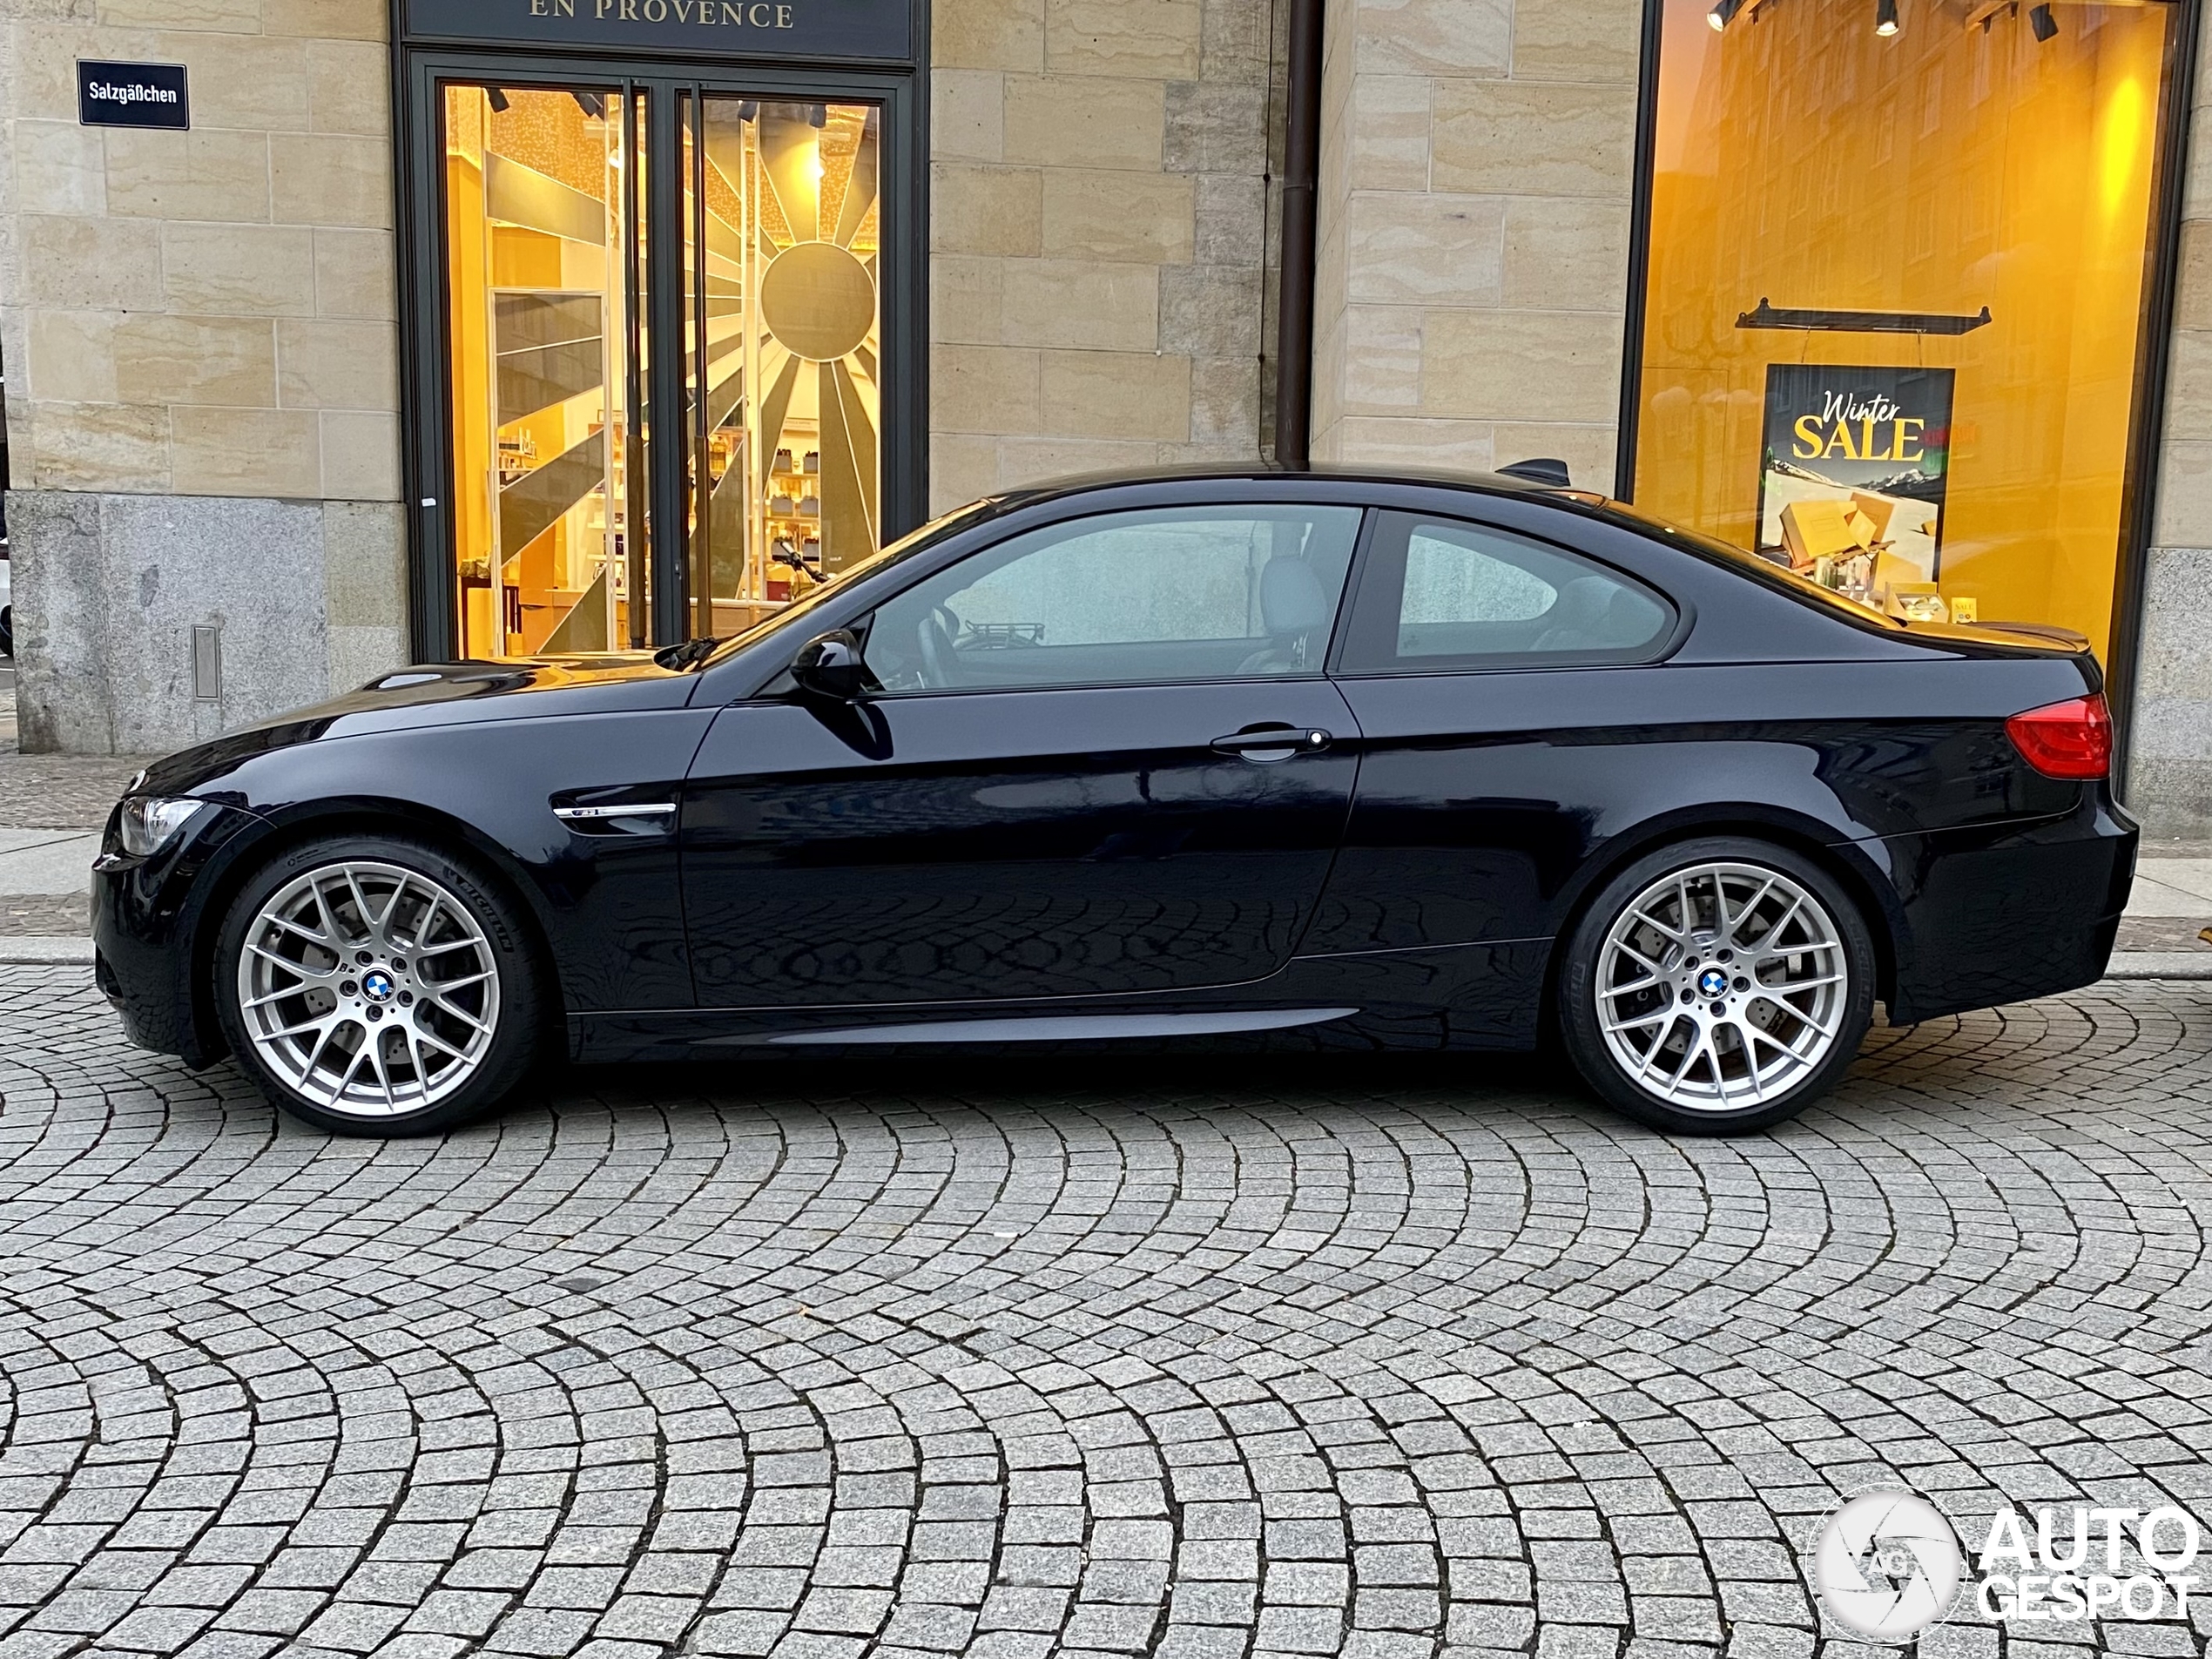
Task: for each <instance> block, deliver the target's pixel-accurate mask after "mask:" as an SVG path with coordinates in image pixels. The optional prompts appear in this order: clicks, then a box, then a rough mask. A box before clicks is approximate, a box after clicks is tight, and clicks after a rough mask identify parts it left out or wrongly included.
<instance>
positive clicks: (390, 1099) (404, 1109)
mask: <svg viewBox="0 0 2212 1659" xmlns="http://www.w3.org/2000/svg"><path fill="white" fill-rule="evenodd" d="M341 867H343V868H348V869H353V870H354V871H356V872H357V875H356V882H355V887H353V888H347V889H346V891H356V890H363V889H365V897H364V898H363V900H361V904H356V905H353V906H352V907H348V901H347V899H346V897H345V894H344V893H343V892H341V894H339V895H338V896H337V898H336V899H334V900H332V899H329V898H328V897H327V895H326V898H325V900H324V902H325V903H327V904H330V905H332V906H333V907H334V911H335V914H329V913H327V912H326V913H316V914H323V915H324V918H325V921H326V922H327V925H328V926H330V927H337V928H338V929H339V930H340V932H341V934H343V935H344V936H345V942H346V944H347V950H348V952H349V953H351V954H353V955H354V959H355V960H354V962H353V963H351V964H348V963H347V959H346V955H345V954H338V953H330V954H334V956H335V958H336V960H337V961H338V962H339V964H340V966H339V967H338V968H327V966H326V965H325V964H324V963H323V962H322V961H321V958H322V955H323V954H325V952H326V951H327V947H323V946H320V945H314V944H307V945H296V944H293V943H292V942H291V941H290V939H289V938H288V937H287V939H286V940H285V941H284V944H285V948H288V949H292V950H294V951H297V952H299V954H300V956H301V958H302V962H303V965H302V967H301V968H297V969H292V968H284V967H277V968H273V969H271V968H266V967H262V966H261V965H260V964H261V963H262V962H264V961H267V960H268V959H267V954H266V953H257V954H256V961H255V962H254V963H253V964H250V965H248V966H249V969H250V971H258V972H260V973H262V974H264V975H265V977H266V975H267V974H269V973H271V972H272V971H273V972H274V973H275V974H276V975H277V979H276V980H275V981H273V983H276V984H278V985H285V984H290V983H293V982H294V981H296V982H297V985H298V990H297V992H296V993H294V992H287V991H284V990H278V991H275V992H273V993H271V998H272V999H273V998H280V997H287V996H292V995H297V996H299V997H300V998H302V999H306V998H309V997H312V998H313V999H314V1000H313V1001H305V1000H302V1001H272V1007H273V1010H274V1012H273V1014H272V1015H269V1016H266V1017H268V1018H271V1019H277V1018H300V1017H303V1016H304V1017H309V1018H320V1019H322V1020H325V1021H326V1022H335V1035H334V1038H333V1042H334V1047H333V1048H332V1049H330V1050H329V1052H328V1053H327V1058H322V1056H324V1055H325V1053H326V1050H325V1049H323V1048H321V1047H317V1048H315V1049H314V1053H313V1054H303V1052H302V1049H303V1047H304V1046H305V1045H306V1044H307V1043H308V1042H313V1041H314V1038H313V1037H312V1036H302V1037H300V1038H297V1039H293V1038H290V1037H287V1036H286V1035H285V1032H284V1030H283V1029H282V1028H280V1029H278V1030H275V1031H270V1030H268V1029H266V1028H261V1029H260V1032H259V1035H257V1026H256V1022H260V1021H261V1020H262V1019H263V1018H264V1017H265V1016H263V1015H261V1014H260V1012H259V1011H258V1010H257V1011H249V1008H248V1007H247V1002H248V1001H249V1000H252V1001H262V1000H267V999H262V998H254V999H249V998H248V997H247V995H246V990H247V988H246V987H245V986H242V984H241V979H242V977H244V974H242V969H241V963H242V961H243V960H244V959H245V957H246V946H247V942H248V934H249V933H250V932H252V931H253V930H254V929H255V927H257V919H260V918H261V917H262V913H263V910H264V907H267V906H269V905H270V904H271V902H272V901H273V900H280V901H281V900H282V898H283V895H286V894H297V893H299V892H300V884H302V883H303V882H305V881H306V880H307V878H309V877H310V876H314V877H315V879H316V880H318V881H330V882H333V883H335V882H336V881H337V877H336V876H335V874H334V872H335V871H336V870H338V869H339V868H341ZM364 867H368V873H365V874H361V873H359V872H361V871H362V870H363V868H364ZM376 871H382V872H386V874H385V875H384V876H382V877H380V876H379V875H377V874H376V873H374V872H376ZM401 873H411V874H412V875H413V876H414V877H415V878H419V881H417V882H415V883H409V882H408V881H407V880H405V879H404V877H403V875H402V874H401ZM380 883H381V884H384V885H389V886H390V887H391V888H392V889H393V895H394V896H393V897H392V898H391V899H390V900H388V901H387V900H386V899H385V898H384V897H383V885H380ZM423 884H428V885H427V886H425V885H423ZM433 892H435V894H437V895H438V903H437V904H435V905H434V904H431V903H429V902H428V899H429V897H430V895H431V894H432V893H433ZM408 894H413V895H415V896H414V898H413V899H412V900H409V899H408V897H407V895H408ZM297 902H300V903H303V904H309V903H312V902H313V900H312V895H308V896H306V897H302V898H300V899H299V900H297ZM410 903H412V904H413V906H414V907H415V908H414V909H412V910H409V909H405V908H403V907H406V906H408V904H410ZM361 905H366V906H367V907H368V911H369V912H370V913H371V914H369V915H368V917H366V918H364V917H363V915H362V914H361ZM380 906H382V907H383V909H384V921H383V928H384V929H388V930H389V931H390V932H392V933H393V934H399V933H400V932H401V930H402V929H403V928H404V927H406V926H407V925H408V923H409V921H410V920H411V918H412V917H413V916H414V915H415V914H418V913H421V914H425V915H426V920H425V921H424V922H423V927H422V930H418V931H417V933H416V934H415V944H414V946H412V947H409V946H408V945H407V944H406V943H405V941H404V940H401V941H399V942H398V943H397V944H387V943H385V942H383V938H384V934H383V931H381V930H380V929H379V928H378V927H376V926H375V925H374V921H375V919H374V914H373V913H374V911H375V910H376V909H377V907H380ZM463 915H465V916H466V918H467V920H466V921H465V922H464V921H462V916H463ZM259 925H260V927H262V928H263V930H264V934H263V936H265V937H274V936H275V935H273V934H268V933H267V931H266V930H267V928H268V927H270V926H271V925H273V924H269V923H267V922H266V921H260V922H259ZM318 925H319V926H320V925H322V924H320V923H319V924H318ZM425 930H427V931H425ZM301 937H302V938H304V935H301ZM447 939H457V940H459V941H460V942H458V943H441V942H439V941H442V940H447ZM533 942H534V939H533V935H532V934H531V933H530V931H529V924H528V922H527V921H526V920H525V919H524V917H523V915H522V914H520V912H519V908H518V907H517V906H516V903H515V902H514V901H513V900H510V899H509V898H508V897H507V896H506V894H505V893H504V892H503V891H502V888H501V887H500V886H499V884H498V883H497V882H496V881H495V880H491V879H490V878H489V877H488V876H487V875H486V874H485V873H483V872H482V870H481V869H479V868H478V867H476V865H475V863H474V861H473V860H467V859H464V858H462V857H458V856H456V855H455V854H454V853H452V852H451V851H449V850H448V849H447V848H445V847H442V846H438V845H436V844H435V843H433V842H430V841H427V840H419V839H416V838H414V837H408V836H386V835H338V836H329V837H325V838H322V839H320V840H314V841H308V842H306V843H304V844H302V845H300V846H295V847H293V848H291V849H289V850H288V851H287V852H284V853H280V854H279V855H278V856H277V857H276V858H274V859H273V860H270V861H269V863H268V864H267V865H266V866H265V867H262V868H261V869H260V870H257V871H256V872H255V873H253V877H252V878H251V879H250V880H247V882H246V886H245V887H244V888H243V889H242V890H241V891H240V892H239V895H238V897H237V898H236V899H235V900H233V902H232V905H231V907H230V910H229V912H228V913H227V914H226V916H225V918H224V921H223V926H222V929H221V931H220V932H219V934H218V935H217V939H216V946H215V956H214V963H213V971H214V976H215V982H214V993H215V1008H216V1012H217V1015H218V1017H219V1019H220V1021H221V1022H222V1027H223V1034H224V1035H225V1036H226V1038H228V1039H229V1042H230V1047H231V1052H232V1054H233V1055H234V1056H235V1057H236V1058H237V1061H238V1063H239V1067H240V1068H241V1069H243V1070H244V1071H245V1073H246V1076H249V1077H251V1078H252V1079H253V1082H254V1083H255V1085H256V1086H257V1087H258V1088H259V1089H260V1090H261V1092H262V1093H263V1094H264V1095H266V1096H268V1098H269V1099H270V1101H271V1102H273V1103H274V1104H275V1105H276V1106H277V1107H279V1108H280V1109H282V1110H283V1111H286V1112H287V1113H289V1114H290V1115H291V1116H294V1117H296V1118H298V1119H300V1121H301V1122H302V1123H311V1124H313V1125H314V1127H315V1128H317V1129H320V1130H327V1131H329V1132H330V1133H332V1134H334V1135H360V1136H380V1137H396V1136H408V1135H429V1134H435V1133H437V1132H439V1131H441V1130H448V1129H452V1128H454V1127H455V1126H457V1125H459V1124H462V1123H469V1122H470V1121H471V1120H473V1119H475V1118H477V1117H480V1116H483V1115H484V1114H486V1113H488V1112H490V1111H492V1110H493V1109H496V1107H498V1106H499V1104H500V1103H502V1101H503V1100H504V1099H505V1098H506V1096H508V1095H509V1093H510V1092H511V1091H512V1090H513V1089H515V1087H516V1084H518V1083H519V1082H521V1081H522V1080H523V1077H524V1076H526V1075H527V1074H528V1073H529V1069H530V1068H531V1065H532V1063H533V1062H534V1061H535V1060H536V1058H537V1047H538V1043H539V1040H540V1038H541V1036H542V1035H543V1032H544V1030H545V1028H546V1027H547V1025H548V1023H549V1022H548V1018H547V1008H546V1003H547V998H546V995H545V993H546V982H545V977H544V974H543V969H542V968H540V966H539V962H538V959H537V954H536V950H535V949H534V948H533ZM356 945H365V946H371V947H373V949H370V950H367V951H356V950H354V946H356ZM410 950H412V951H413V952H415V955H414V959H413V960H412V961H409V960H408V952H409V951H410ZM310 953H312V954H310ZM361 955H370V956H373V957H374V959H375V960H374V961H372V962H370V963H368V964H366V965H363V964H361V962H360V961H359V960H358V959H359V957H360V956H361ZM477 961H482V962H486V963H489V967H490V969H491V975H490V977H489V981H487V982H488V983H489V991H485V990H483V989H482V987H481V986H480V985H477V984H475V983H473V982H472V983H471V984H470V985H469V986H467V987H464V988H457V989H456V988H454V986H455V985H458V984H459V981H461V979H462V978H464V977H465V976H466V974H468V973H469V972H470V971H472V970H473V968H474V966H475V962H477ZM447 964H452V965H453V966H454V967H455V968H458V969H459V970H460V971H459V972H457V973H452V972H448V971H447V968H446V966H445V965H447ZM354 968H359V971H358V972H354ZM310 973H312V974H316V975H328V976H331V977H332V980H333V982H332V984H331V985H330V986H329V987H328V988H323V984H322V980H321V979H320V978H316V979H314V980H310V978H309V977H308V974H310ZM338 974H345V975H347V977H346V978H344V979H342V980H341V979H337V978H336V977H335V976H336V975H338ZM436 974H445V975H446V979H447V980H448V981H451V983H450V984H448V983H444V982H442V981H440V980H439V979H438V978H436V977H434V976H435V975H436ZM418 991H419V992H420V996H419V999H418V996H417V993H418ZM372 996H374V997H375V998H376V999H377V1000H376V1001H374V1003H372V1001H371V1000H370V999H371V998H372ZM472 999H473V1000H472ZM402 1004H404V1005H405V1007H404V1008H402V1007H401V1005H402ZM372 1008H374V1012H373V1013H372V1012H371V1009H372ZM387 1015H388V1016H389V1018H388V1020H387V1018H386V1016H387ZM372 1019H373V1020H374V1021H375V1024H374V1025H373V1026H372V1025H371V1024H370V1023H368V1022H369V1021H370V1020H372ZM477 1020H481V1022H482V1025H481V1026H472V1025H469V1024H467V1023H462V1022H464V1021H477ZM300 1029H301V1030H303V1031H304V1030H305V1029H306V1028H305V1027H304V1026H303V1027H301V1028H300ZM372 1031H373V1032H374V1034H375V1042H376V1046H375V1048H374V1052H373V1053H368V1052H366V1051H367V1050H368V1049H369V1044H368V1041H367V1039H368V1035H369V1034H370V1033H371V1032H372ZM480 1031H481V1032H482V1034H483V1035H482V1042H481V1044H479V1043H478V1042H477V1036H478V1034H479V1032H480ZM347 1033H351V1034H353V1035H352V1036H351V1037H350V1039H349V1038H348V1036H347ZM441 1034H442V1035H441ZM348 1040H351V1041H353V1042H354V1044H355V1047H354V1049H351V1050H348V1049H346V1048H345V1046H344V1045H345V1043H346V1042H347V1041H348ZM395 1040H396V1041H395ZM445 1042H453V1043H456V1044H459V1045H461V1047H462V1048H463V1049H467V1051H468V1053H467V1055H466V1056H465V1057H466V1058H468V1060H469V1065H470V1067H471V1069H469V1070H467V1071H464V1072H462V1073H461V1074H459V1076H458V1080H457V1081H456V1080H455V1077H454V1076H452V1075H450V1074H449V1073H447V1072H439V1071H436V1070H435V1068H437V1067H439V1066H441V1065H446V1066H450V1065H451V1064H454V1063H458V1062H452V1061H448V1060H447V1059H446V1058H445V1057H444V1055H441V1054H440V1053H439V1051H438V1049H437V1048H435V1047H432V1046H430V1045H432V1044H434V1043H437V1044H443V1043H445ZM265 1044H266V1045H267V1047H268V1049H270V1050H273V1055H274V1058H275V1059H276V1061H277V1062H280V1063H282V1064H284V1065H286V1066H287V1069H293V1070H296V1071H298V1072H299V1074H300V1076H298V1077H295V1076H289V1075H287V1071H286V1070H284V1069H279V1064H278V1063H273V1056H272V1053H271V1052H266V1051H265V1048H264V1045H265ZM455 1052H457V1050H456V1051H455ZM410 1053H411V1054H412V1055H414V1056H415V1058H414V1061H413V1062H410V1061H409V1060H408V1055H409V1054H410ZM355 1055H357V1056H359V1057H361V1058H364V1059H368V1060H371V1061H372V1062H373V1069H374V1073H375V1075H376V1077H377V1079H378V1082H379V1083H380V1086H381V1092H382V1093H383V1096H384V1102H383V1103H382V1105H381V1108H379V1107H376V1106H372V1105H370V1104H368V1103H365V1102H363V1101H361V1099H360V1098H359V1096H360V1094H361V1092H362V1091H361V1089H352V1090H350V1092H349V1084H350V1083H351V1082H352V1080H353V1079H354V1076H355V1073H354V1071H351V1070H349V1071H347V1075H346V1078H345V1079H344V1080H334V1079H333V1076H332V1071H333V1069H334V1068H335V1067H336V1065H337V1064H338V1063H339V1062H341V1061H345V1060H347V1059H348V1058H349V1057H350V1056H355ZM387 1060H389V1062H391V1063H390V1064H389V1065H387V1063H386V1062H387ZM392 1073H396V1074H398V1076H400V1078H401V1082H399V1083H398V1085H397V1086H396V1087H395V1084H394V1082H393V1081H392V1076H391V1075H389V1074H392ZM300 1078H304V1079H306V1080H307V1081H308V1082H314V1081H318V1080H320V1081H321V1082H323V1083H324V1084H325V1085H326V1091H327V1092H328V1093H329V1095H330V1096H331V1097H330V1098H327V1099H326V1098H318V1097H317V1096H315V1095H313V1094H310V1093H308V1092H306V1091H305V1090H304V1089H303V1088H302V1087H301V1086H300ZM364 1087H365V1085H364ZM418 1098H419V1099H425V1100H427V1103H425V1104H419V1105H418V1104H413V1103H411V1101H412V1100H413V1099H418Z"/></svg>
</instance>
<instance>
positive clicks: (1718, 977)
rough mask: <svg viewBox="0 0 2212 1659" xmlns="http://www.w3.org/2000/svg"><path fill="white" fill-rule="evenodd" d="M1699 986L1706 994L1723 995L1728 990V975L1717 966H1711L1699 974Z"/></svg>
mask: <svg viewBox="0 0 2212 1659" xmlns="http://www.w3.org/2000/svg"><path fill="white" fill-rule="evenodd" d="M1697 988H1698V990H1699V992H1700V993H1701V994H1703V995H1706V996H1722V995H1726V994H1727V991H1728V975H1727V974H1723V973H1722V972H1721V970H1720V969H1719V968H1707V969H1706V970H1705V971H1704V972H1703V973H1702V974H1699V975H1698V976H1697Z"/></svg>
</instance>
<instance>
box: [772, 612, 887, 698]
mask: <svg viewBox="0 0 2212 1659" xmlns="http://www.w3.org/2000/svg"><path fill="white" fill-rule="evenodd" d="M791 678H792V681H793V682H794V683H795V684H796V685H798V687H799V690H800V691H805V692H806V693H807V694H808V695H810V696H813V697H826V698H831V699H832V700H833V701H835V702H839V703H856V702H858V701H859V700H860V698H862V697H864V696H866V695H867V693H868V692H869V691H873V690H874V689H875V676H874V675H873V674H871V673H869V672H868V667H867V664H866V663H865V662H863V661H862V660H861V658H860V638H859V637H858V636H857V635H855V634H854V633H853V631H852V630H851V629H850V628H835V629H832V630H831V631H829V632H828V633H826V634H819V635H817V636H816V637H813V638H812V639H810V640H808V641H807V642H806V644H803V645H801V646H800V647H799V655H798V656H796V657H794V658H792V659H791Z"/></svg>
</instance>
